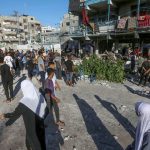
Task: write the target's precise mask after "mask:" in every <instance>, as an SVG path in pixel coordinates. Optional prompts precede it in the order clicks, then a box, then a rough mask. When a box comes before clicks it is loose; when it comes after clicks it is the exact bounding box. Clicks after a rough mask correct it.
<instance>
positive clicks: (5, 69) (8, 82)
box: [0, 57, 13, 103]
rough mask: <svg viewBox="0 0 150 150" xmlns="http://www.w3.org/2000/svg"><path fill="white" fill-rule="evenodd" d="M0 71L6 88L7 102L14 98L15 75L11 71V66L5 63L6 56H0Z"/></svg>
mask: <svg viewBox="0 0 150 150" xmlns="http://www.w3.org/2000/svg"><path fill="white" fill-rule="evenodd" d="M0 64H1V67H0V71H1V79H2V84H3V87H4V90H5V95H6V98H7V100H6V102H8V103H9V102H11V100H13V75H12V73H11V70H10V67H9V66H8V65H7V64H4V58H3V57H0Z"/></svg>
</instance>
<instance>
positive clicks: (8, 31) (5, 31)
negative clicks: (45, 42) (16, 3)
mask: <svg viewBox="0 0 150 150" xmlns="http://www.w3.org/2000/svg"><path fill="white" fill-rule="evenodd" d="M0 33H1V34H0V44H1V46H2V45H3V46H7V47H13V45H17V44H27V43H33V42H40V41H39V40H40V39H39V35H40V33H41V24H40V22H39V21H38V20H36V19H35V18H34V17H33V16H27V15H23V16H0Z"/></svg>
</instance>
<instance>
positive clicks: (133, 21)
mask: <svg viewBox="0 0 150 150" xmlns="http://www.w3.org/2000/svg"><path fill="white" fill-rule="evenodd" d="M136 27H137V18H136V17H131V18H129V19H128V29H135V28H136Z"/></svg>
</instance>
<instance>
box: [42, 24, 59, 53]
mask: <svg viewBox="0 0 150 150" xmlns="http://www.w3.org/2000/svg"><path fill="white" fill-rule="evenodd" d="M41 40H42V46H43V47H44V48H45V49H46V50H49V49H52V50H57V51H60V29H59V28H54V27H51V26H43V27H42V32H41Z"/></svg>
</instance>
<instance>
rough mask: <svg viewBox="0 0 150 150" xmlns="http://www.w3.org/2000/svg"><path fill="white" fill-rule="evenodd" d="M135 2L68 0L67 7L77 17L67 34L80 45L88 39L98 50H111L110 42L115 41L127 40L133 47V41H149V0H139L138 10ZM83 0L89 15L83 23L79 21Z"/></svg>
mask: <svg viewBox="0 0 150 150" xmlns="http://www.w3.org/2000/svg"><path fill="white" fill-rule="evenodd" d="M138 2H139V1H138V0H132V1H131V0H112V3H111V4H110V5H108V0H86V1H84V0H80V1H79V0H70V4H69V11H70V12H71V14H72V15H76V16H78V17H79V19H78V20H79V23H78V24H79V26H78V27H76V30H74V32H72V31H71V32H70V33H69V34H68V36H69V37H71V38H72V39H74V40H78V41H79V43H80V45H85V44H84V43H85V42H86V39H88V43H89V40H91V41H92V43H94V47H95V49H98V50H99V52H103V51H104V50H106V49H109V50H111V47H112V45H113V44H114V43H115V45H118V43H130V44H131V45H132V46H133V47H134V45H136V44H140V45H141V44H142V43H148V42H150V10H149V8H148V7H149V6H150V1H149V0H140V7H139V8H140V9H139V10H140V11H138ZM83 3H84V5H85V8H86V12H87V15H88V18H89V24H88V25H87V26H84V25H83V22H82V18H83V16H82V9H83ZM109 6H110V7H109ZM109 8H110V9H109ZM109 10H110V11H109ZM108 12H110V13H109V15H108ZM138 14H139V17H137V16H138ZM70 26H71V25H70ZM69 28H72V27H69ZM79 33H80V34H79ZM65 36H67V35H65Z"/></svg>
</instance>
